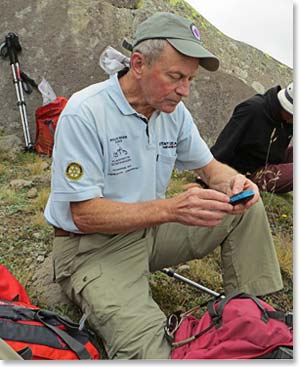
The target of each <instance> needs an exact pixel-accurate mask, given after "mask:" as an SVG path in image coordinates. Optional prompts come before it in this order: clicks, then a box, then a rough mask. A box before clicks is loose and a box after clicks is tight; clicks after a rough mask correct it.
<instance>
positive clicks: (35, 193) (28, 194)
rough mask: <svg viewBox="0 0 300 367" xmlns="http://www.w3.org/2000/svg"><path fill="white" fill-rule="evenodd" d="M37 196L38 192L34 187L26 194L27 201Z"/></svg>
mask: <svg viewBox="0 0 300 367" xmlns="http://www.w3.org/2000/svg"><path fill="white" fill-rule="evenodd" d="M37 196H38V191H37V189H36V188H35V187H33V188H32V189H30V190H29V191H28V193H27V197H28V199H34V198H36V197H37Z"/></svg>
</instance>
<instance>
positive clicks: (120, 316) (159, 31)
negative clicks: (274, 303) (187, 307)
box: [45, 13, 282, 359]
mask: <svg viewBox="0 0 300 367" xmlns="http://www.w3.org/2000/svg"><path fill="white" fill-rule="evenodd" d="M199 65H200V66H201V67H203V68H205V69H207V70H209V71H215V70H217V68H218V66H219V60H218V59H217V58H216V57H215V56H214V55H212V54H211V53H210V52H209V51H207V50H206V49H205V48H203V46H202V44H201V40H200V32H199V30H198V28H197V27H196V25H195V24H194V23H193V22H192V21H191V20H188V19H185V18H183V17H181V16H177V15H175V14H171V13H156V14H154V15H152V16H151V17H149V18H148V19H147V20H145V21H144V22H142V23H141V24H140V25H139V26H138V27H137V30H136V33H135V38H134V43H133V45H132V54H131V57H130V67H129V68H125V69H123V70H121V71H119V72H118V73H116V74H115V75H113V76H111V77H110V78H109V79H108V80H106V81H104V82H101V83H97V84H94V85H91V86H89V87H87V88H85V89H83V90H81V91H79V92H77V93H75V94H74V95H73V96H72V97H71V98H70V99H69V101H68V103H67V105H66V107H65V109H64V110H63V112H62V114H61V115H60V119H59V123H58V127H57V129H56V133H55V144H54V152H53V163H52V176H51V193H50V196H49V200H48V203H47V206H46V209H45V217H46V219H47V222H48V223H49V224H51V225H52V226H53V227H54V235H55V238H54V243H53V254H52V256H53V264H54V274H55V279H56V282H58V283H59V284H60V285H61V287H62V289H63V290H64V292H65V293H66V294H67V295H68V297H69V298H70V299H71V300H73V301H74V302H75V303H76V304H77V305H78V306H79V307H80V309H81V310H82V312H83V313H85V314H86V315H87V318H88V322H89V325H90V326H91V328H92V329H93V330H94V331H95V332H96V333H97V335H98V336H99V337H101V338H102V340H103V343H104V345H105V348H106V351H107V354H108V357H109V358H110V359H168V358H169V357H170V352H171V345H170V344H169V342H168V340H167V338H166V336H165V333H164V326H165V325H166V316H165V315H164V313H163V312H162V310H161V309H160V307H159V305H158V304H157V303H156V302H155V301H154V299H153V298H152V295H151V289H150V285H149V276H150V273H151V272H155V271H157V270H161V269H163V268H164V267H168V266H173V265H176V264H180V263H184V262H186V261H189V260H192V259H200V258H203V257H204V256H206V255H207V254H209V253H210V252H212V251H213V250H214V249H215V248H216V247H218V246H221V248H222V251H221V252H222V273H223V279H224V288H225V292H226V293H230V292H232V291H235V290H242V291H245V292H248V293H252V294H255V295H264V294H267V293H272V292H276V291H278V290H280V289H281V288H282V279H281V274H280V268H279V264H278V260H277V256H276V252H275V249H274V244H273V241H272V236H271V233H270V228H269V225H268V220H267V216H266V213H265V210H264V206H263V204H262V201H261V199H260V196H259V190H258V188H257V186H256V185H255V184H254V183H253V182H252V181H251V180H249V179H248V178H246V177H245V176H244V175H241V174H239V173H238V172H237V171H236V170H234V169H233V168H231V167H229V166H227V165H225V164H223V163H220V162H218V161H217V160H216V159H214V157H213V156H212V154H211V152H210V150H209V148H208V146H207V145H206V143H205V142H204V141H203V139H202V138H201V136H200V134H199V131H198V129H197V127H196V124H195V123H194V121H193V118H192V116H191V114H190V112H189V111H188V110H187V108H186V107H185V105H184V103H183V101H182V100H183V98H185V97H187V96H188V95H189V92H190V86H191V83H192V80H194V79H195V77H196V75H197V73H198V69H199ZM175 167H176V168H177V169H180V170H195V173H198V174H200V175H201V177H203V178H204V180H205V181H206V183H207V184H208V185H209V186H210V189H208V190H203V189H201V187H200V186H199V185H196V184H192V185H191V186H190V187H189V188H187V189H186V190H185V191H184V192H182V193H179V194H178V195H176V196H174V197H172V198H166V197H165V193H166V189H167V186H168V183H169V181H170V178H171V174H172V171H173V169H174V168H175ZM246 189H252V190H253V191H254V194H255V195H254V197H253V198H252V199H251V200H250V201H248V202H247V203H245V204H238V205H236V206H233V205H231V204H230V203H229V197H230V196H231V195H233V194H237V193H239V192H241V191H243V190H246ZM254 229H255V230H254ZM170 301H171V300H170Z"/></svg>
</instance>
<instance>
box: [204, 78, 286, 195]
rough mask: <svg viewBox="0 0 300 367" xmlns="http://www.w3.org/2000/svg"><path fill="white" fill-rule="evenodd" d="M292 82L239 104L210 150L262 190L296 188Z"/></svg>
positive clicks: (271, 190)
mask: <svg viewBox="0 0 300 367" xmlns="http://www.w3.org/2000/svg"><path fill="white" fill-rule="evenodd" d="M292 136H293V83H290V84H289V85H288V86H287V88H285V89H281V87H280V86H279V85H278V86H276V87H273V88H271V89H269V90H268V91H267V92H266V93H265V94H256V95H255V96H253V97H251V98H249V99H248V100H246V101H244V102H242V103H240V104H239V105H238V106H236V108H235V109H234V111H233V114H232V116H231V118H230V120H229V122H228V123H227V125H226V126H225V127H224V129H223V130H222V132H221V134H220V135H219V137H218V139H217V141H216V143H215V145H214V146H213V147H212V148H211V151H212V153H213V155H214V157H215V158H216V159H218V160H219V161H221V162H223V163H226V164H228V165H230V166H231V167H234V168H235V169H236V170H237V171H239V172H241V173H243V174H245V175H246V176H247V177H249V178H250V179H251V180H252V181H254V182H255V183H256V184H257V185H258V187H259V188H260V190H261V191H269V192H275V193H286V192H289V191H293V146H292V145H290V141H291V138H292Z"/></svg>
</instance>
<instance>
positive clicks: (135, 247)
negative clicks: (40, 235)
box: [53, 202, 282, 359]
mask: <svg viewBox="0 0 300 367" xmlns="http://www.w3.org/2000/svg"><path fill="white" fill-rule="evenodd" d="M217 246H221V256H222V267H223V280H224V288H225V291H226V293H229V292H232V291H234V290H242V291H245V292H248V293H251V294H254V295H263V294H266V293H270V292H274V291H278V290H279V289H280V288H282V280H281V275H280V269H279V265H278V261H277V257H276V253H275V250H274V245H273V242H272V237H271V234H270V230H269V226H268V221H267V218H266V214H265V210H264V207H263V204H262V202H259V203H257V204H255V205H254V206H253V207H252V208H251V209H250V210H248V211H247V212H246V214H244V215H236V216H232V215H228V216H226V218H225V219H224V220H223V222H222V224H221V225H219V226H216V227H213V228H204V227H188V226H184V225H181V224H176V223H169V224H164V225H161V226H157V227H154V228H150V229H146V230H141V231H137V232H133V233H130V234H120V235H103V234H93V235H84V236H75V237H56V238H55V240H54V249H53V260H54V269H55V277H56V281H57V282H59V283H60V284H61V286H62V288H63V289H64V291H65V292H66V294H67V295H68V296H69V297H70V298H71V299H72V300H73V301H74V302H75V303H76V304H78V305H79V307H80V308H81V309H82V311H83V312H84V313H88V314H89V318H88V320H89V324H90V326H91V327H92V328H93V329H94V330H95V331H96V332H97V333H98V335H99V336H100V337H101V338H102V339H103V341H104V343H105V346H106V350H107V353H108V356H109V358H116V359H133V358H137V359H167V358H169V355H170V345H169V344H168V342H167V341H166V339H165V337H164V330H163V326H164V323H165V315H164V314H163V312H162V311H161V310H160V308H159V306H158V305H157V304H156V303H155V302H154V300H153V299H152V297H151V291H150V287H149V283H148V277H149V273H150V272H153V271H156V270H159V269H162V268H163V267H168V266H173V265H176V264H179V263H183V262H186V261H189V260H192V259H199V258H202V257H204V256H205V255H207V254H208V253H210V252H211V251H213V250H214V249H215V248H216V247H217Z"/></svg>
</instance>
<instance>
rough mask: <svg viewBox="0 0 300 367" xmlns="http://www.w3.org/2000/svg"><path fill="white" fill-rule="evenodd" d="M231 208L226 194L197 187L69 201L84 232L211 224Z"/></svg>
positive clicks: (120, 231)
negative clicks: (166, 194) (152, 196)
mask: <svg viewBox="0 0 300 367" xmlns="http://www.w3.org/2000/svg"><path fill="white" fill-rule="evenodd" d="M232 211H233V206H232V205H231V204H229V197H228V196H227V195H226V194H224V193H222V192H219V191H216V190H203V189H200V188H199V187H192V188H191V189H189V190H186V191H185V192H183V193H180V194H178V195H176V196H174V197H172V198H168V199H159V200H151V201H144V202H139V203H123V202H117V201H112V200H108V199H105V198H94V199H91V200H86V201H82V202H72V203H71V212H72V217H73V221H74V223H75V225H76V226H77V228H78V229H79V230H80V231H81V232H84V233H97V232H98V233H111V234H116V233H129V232H132V231H136V230H139V229H143V228H148V227H152V226H155V225H159V224H162V223H167V222H178V223H182V224H186V225H191V226H205V227H212V226H215V225H217V224H220V223H221V221H222V218H223V217H224V215H226V214H228V213H231V212H232Z"/></svg>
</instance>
